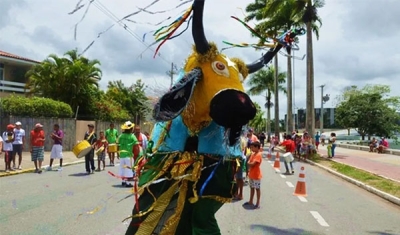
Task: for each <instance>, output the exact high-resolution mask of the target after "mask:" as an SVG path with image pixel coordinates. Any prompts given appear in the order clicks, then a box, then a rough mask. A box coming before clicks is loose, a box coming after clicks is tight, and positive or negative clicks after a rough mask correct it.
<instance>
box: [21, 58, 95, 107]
mask: <svg viewBox="0 0 400 235" xmlns="http://www.w3.org/2000/svg"><path fill="white" fill-rule="evenodd" d="M65 56H66V57H61V58H60V57H58V56H57V55H54V54H51V55H49V56H48V57H47V59H45V60H44V61H43V62H42V63H40V64H38V65H36V66H34V67H33V68H32V69H31V70H30V71H28V73H27V75H26V76H27V77H28V83H27V85H26V87H27V88H29V89H30V93H31V94H36V95H41V96H43V97H46V98H51V99H54V100H59V101H63V102H65V103H67V104H69V105H71V107H72V108H73V109H74V110H76V109H77V107H78V106H79V107H80V108H79V109H80V111H82V112H81V113H83V114H90V113H92V112H93V110H92V106H93V99H94V96H95V94H96V93H98V82H99V80H100V79H101V75H102V73H101V70H100V68H99V67H98V66H99V65H100V62H99V61H98V60H89V59H87V58H85V57H82V56H78V54H77V51H76V50H71V51H68V52H66V53H65Z"/></svg>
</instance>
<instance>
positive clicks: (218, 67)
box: [211, 61, 229, 78]
mask: <svg viewBox="0 0 400 235" xmlns="http://www.w3.org/2000/svg"><path fill="white" fill-rule="evenodd" d="M211 66H212V69H213V70H214V72H216V73H217V74H218V75H222V76H225V77H228V78H229V70H228V67H226V65H225V64H224V63H222V62H220V61H214V62H212V64H211Z"/></svg>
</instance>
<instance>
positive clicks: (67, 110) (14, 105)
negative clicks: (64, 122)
mask: <svg viewBox="0 0 400 235" xmlns="http://www.w3.org/2000/svg"><path fill="white" fill-rule="evenodd" d="M0 105H1V106H0V107H1V109H2V110H3V112H4V113H6V114H8V115H13V116H21V117H51V118H70V117H72V116H73V115H74V112H73V111H72V108H71V106H69V105H68V104H66V103H64V102H60V101H56V100H52V99H49V98H40V97H32V98H26V97H22V96H13V95H12V96H10V97H7V98H3V99H1V103H0Z"/></svg>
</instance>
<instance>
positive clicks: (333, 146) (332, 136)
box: [329, 132, 336, 157]
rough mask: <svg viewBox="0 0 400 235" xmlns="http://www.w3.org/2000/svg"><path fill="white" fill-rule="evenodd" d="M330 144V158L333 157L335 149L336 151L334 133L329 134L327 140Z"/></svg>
mask: <svg viewBox="0 0 400 235" xmlns="http://www.w3.org/2000/svg"><path fill="white" fill-rule="evenodd" d="M329 140H330V141H331V143H332V148H331V152H332V156H331V157H335V149H336V133H333V132H332V133H331V138H330V139H329Z"/></svg>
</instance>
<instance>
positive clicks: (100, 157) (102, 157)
mask: <svg viewBox="0 0 400 235" xmlns="http://www.w3.org/2000/svg"><path fill="white" fill-rule="evenodd" d="M97 160H98V161H105V160H106V151H103V152H101V153H100V154H99V155H97Z"/></svg>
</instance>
